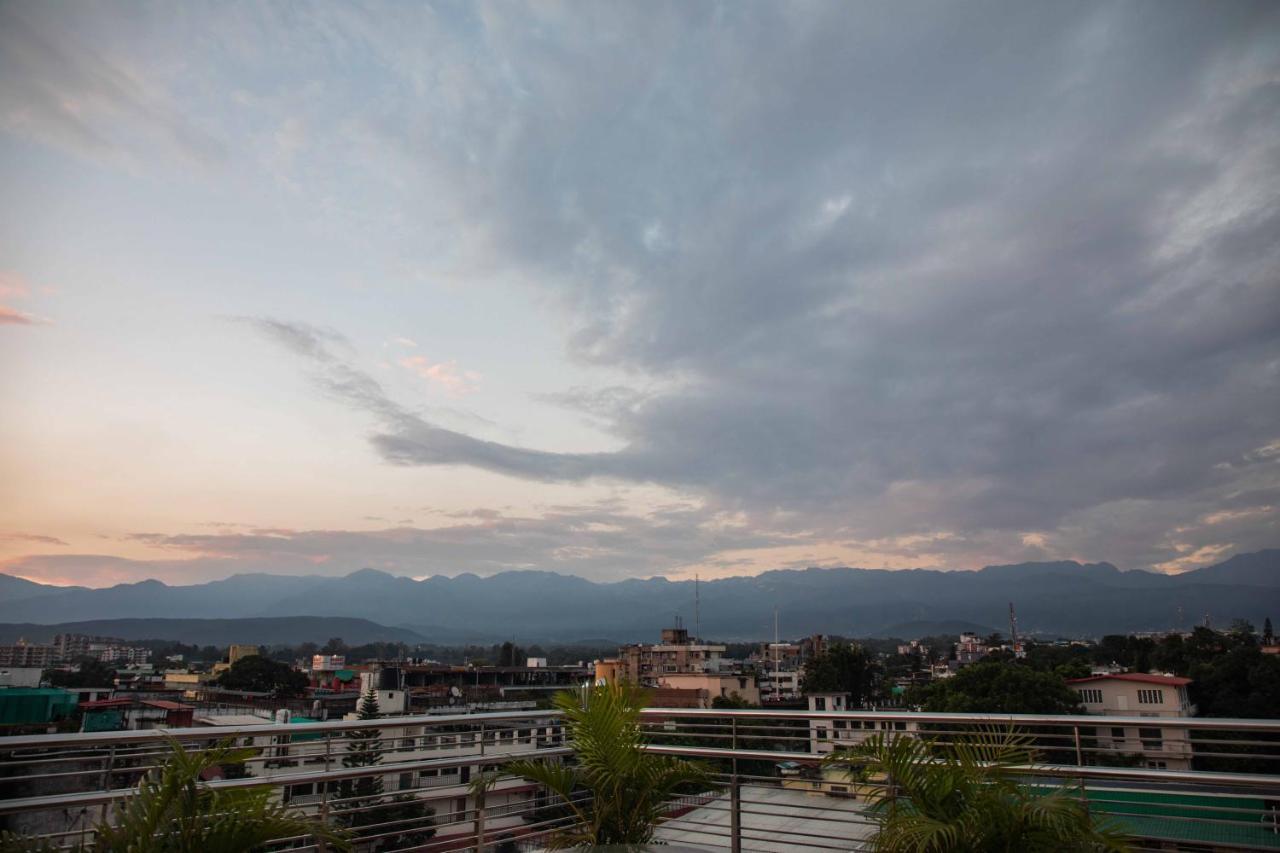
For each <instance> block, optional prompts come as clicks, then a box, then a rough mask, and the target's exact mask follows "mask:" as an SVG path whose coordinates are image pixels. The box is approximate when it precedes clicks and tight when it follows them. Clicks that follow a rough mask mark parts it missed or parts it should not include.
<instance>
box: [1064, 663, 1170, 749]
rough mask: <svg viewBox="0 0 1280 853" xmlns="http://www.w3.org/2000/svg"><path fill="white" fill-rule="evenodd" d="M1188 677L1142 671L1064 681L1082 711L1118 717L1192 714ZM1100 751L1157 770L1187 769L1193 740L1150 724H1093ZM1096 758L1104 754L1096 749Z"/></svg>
mask: <svg viewBox="0 0 1280 853" xmlns="http://www.w3.org/2000/svg"><path fill="white" fill-rule="evenodd" d="M1190 683H1191V679H1189V678H1179V677H1177V676H1172V675H1151V674H1148V673H1145V672H1124V673H1108V674H1102V675H1091V676H1089V677H1088V678H1075V679H1072V680H1071V681H1069V682H1067V684H1068V685H1069V686H1070V687H1071V689H1072V690H1074V691H1076V693H1077V694H1078V695H1079V696H1080V704H1081V705H1083V706H1084V709H1085V713H1087V714H1099V715H1106V716H1118V717H1124V716H1129V717H1133V716H1136V717H1151V718H1153V719H1158V718H1161V717H1166V718H1167V717H1192V716H1195V706H1194V705H1192V704H1191V700H1190V699H1189V698H1188V696H1187V685H1189V684H1190ZM1095 734H1096V743H1097V748H1098V749H1099V750H1106V751H1110V752H1115V753H1118V754H1119V755H1121V756H1126V757H1128V759H1130V760H1134V761H1140V762H1141V763H1142V764H1143V765H1144V766H1146V767H1149V768H1154V769H1157V770H1165V769H1168V770H1189V769H1190V768H1191V742H1190V741H1189V740H1188V739H1187V733H1186V731H1185V730H1179V729H1169V728H1161V727H1160V726H1157V725H1150V726H1102V727H1099V728H1097V729H1096V731H1095ZM1093 760H1094V761H1097V762H1101V761H1103V760H1104V756H1103V755H1101V754H1095V756H1094V757H1093Z"/></svg>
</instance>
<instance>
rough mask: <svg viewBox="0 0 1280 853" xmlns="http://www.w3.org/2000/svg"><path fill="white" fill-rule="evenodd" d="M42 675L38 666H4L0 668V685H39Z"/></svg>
mask: <svg viewBox="0 0 1280 853" xmlns="http://www.w3.org/2000/svg"><path fill="white" fill-rule="evenodd" d="M43 675H44V670H43V669H41V668H40V667H38V666H6V667H4V668H2V669H0V687H39V686H40V679H41V678H42V677H43Z"/></svg>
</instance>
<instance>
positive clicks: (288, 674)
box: [218, 655, 307, 697]
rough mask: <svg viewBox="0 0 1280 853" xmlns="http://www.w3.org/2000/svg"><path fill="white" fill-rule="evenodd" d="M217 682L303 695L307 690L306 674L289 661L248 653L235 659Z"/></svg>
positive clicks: (230, 686)
mask: <svg viewBox="0 0 1280 853" xmlns="http://www.w3.org/2000/svg"><path fill="white" fill-rule="evenodd" d="M218 684H219V685H221V686H222V687H225V688H226V689H228V690H244V691H248V692H251V693H274V694H275V695H276V696H280V697H286V696H301V695H303V694H304V693H305V692H306V690H307V677H306V676H305V675H303V674H302V673H301V672H298V671H297V670H295V669H294V668H293V667H291V666H289V665H288V664H286V663H280V662H279V661H274V660H271V659H270V658H265V657H262V656H261V655H249V656H248V657H243V658H240V659H239V660H238V661H236V662H235V663H233V664H232V665H231V668H230V669H228V670H227V671H226V672H224V673H223V674H222V676H221V677H220V678H219V679H218Z"/></svg>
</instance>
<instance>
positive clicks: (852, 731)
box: [807, 693, 920, 755]
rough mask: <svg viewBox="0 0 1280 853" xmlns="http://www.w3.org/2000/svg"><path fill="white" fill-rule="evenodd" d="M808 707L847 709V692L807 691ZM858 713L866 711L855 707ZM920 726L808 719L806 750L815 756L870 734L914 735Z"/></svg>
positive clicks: (846, 746) (852, 744)
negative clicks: (807, 745) (807, 748)
mask: <svg viewBox="0 0 1280 853" xmlns="http://www.w3.org/2000/svg"><path fill="white" fill-rule="evenodd" d="M807 698H808V700H809V710H810V711H815V712H823V711H828V712H830V711H834V712H840V711H850V710H855V709H852V708H850V707H849V694H848V693H809V694H807ZM856 710H858V711H859V712H860V713H862V714H866V713H869V712H867V711H865V710H864V709H861V708H859V709H856ZM919 731H920V727H919V725H918V724H916V723H915V722H908V721H905V720H888V719H885V720H868V719H857V720H841V719H829V720H810V721H809V751H810V752H812V753H815V754H818V755H826V754H827V753H830V752H835V751H836V750H838V749H850V748H852V747H855V746H858V745H859V744H861V743H862V742H863V741H865V740H866V739H867V738H869V737H871V736H872V735H874V734H883V735H886V736H888V735H891V734H895V733H896V734H901V735H906V734H911V735H914V734H917V733H918V732H919Z"/></svg>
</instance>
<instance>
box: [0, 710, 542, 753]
mask: <svg viewBox="0 0 1280 853" xmlns="http://www.w3.org/2000/svg"><path fill="white" fill-rule="evenodd" d="M560 716H561V715H560V712H559V711H486V712H485V713H481V714H451V715H449V716H446V717H430V718H427V717H423V716H406V717H379V718H378V719H376V720H325V721H322V722H316V723H263V724H261V725H256V724H255V725H247V726H195V727H189V728H181V729H164V728H159V729H139V730H136V731H123V732H80V733H77V734H52V735H13V736H10V737H5V738H0V750H3V751H8V750H10V749H32V748H39V747H44V746H56V745H57V744H59V743H63V744H67V743H76V744H94V745H107V744H113V743H138V742H145V741H151V740H166V739H168V738H174V739H176V740H204V739H212V740H219V739H221V738H225V737H243V736H247V735H307V734H315V733H317V732H341V731H355V730H357V729H385V728H405V727H412V728H431V727H433V726H440V725H446V724H453V725H458V724H467V725H470V724H473V723H484V722H502V721H504V720H546V721H547V725H552V726H555V727H556V728H560V727H562V725H563V724H562V723H561V721H560V719H559V718H560ZM473 733H474V732H473ZM446 734H447V733H446ZM460 734H466V732H461V733H460ZM429 736H430V735H427V734H425V733H424V734H420V735H413V737H429ZM405 737H409V735H405ZM486 743H492V741H491V740H486Z"/></svg>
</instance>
